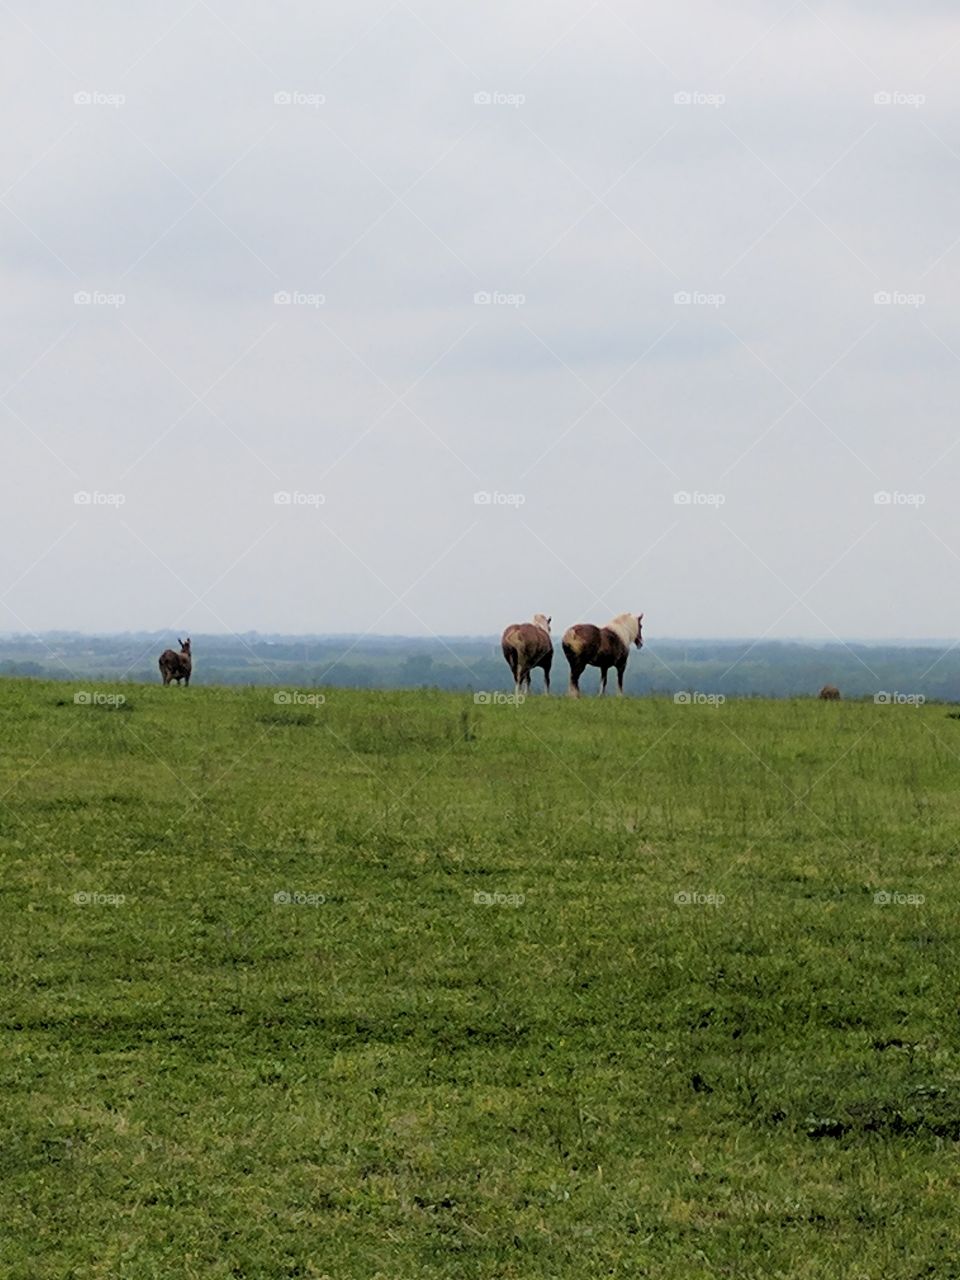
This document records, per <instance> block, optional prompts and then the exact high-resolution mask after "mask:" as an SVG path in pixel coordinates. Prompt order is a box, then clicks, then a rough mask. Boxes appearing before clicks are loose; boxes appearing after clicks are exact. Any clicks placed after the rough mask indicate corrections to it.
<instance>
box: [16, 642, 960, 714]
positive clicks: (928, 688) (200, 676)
mask: <svg viewBox="0 0 960 1280" xmlns="http://www.w3.org/2000/svg"><path fill="white" fill-rule="evenodd" d="M169 643H170V635H169V633H164V634H162V635H160V634H157V635H155V636H154V635H151V634H148V633H138V634H136V635H123V636H97V637H93V636H84V635H77V634H74V633H60V632H57V633H48V634H47V635H43V636H39V637H33V636H8V637H6V638H0V676H31V677H38V678H44V679H58V680H59V679H62V680H82V679H86V680H100V681H118V680H122V681H135V682H140V681H147V682H149V683H155V682H156V683H158V682H159V679H160V676H159V672H158V669H157V658H158V656H159V654H160V652H161V651H162V650H163V649H164V648H167V647H168V645H169ZM193 653H194V661H195V672H194V683H195V684H225V685H274V686H278V687H282V686H285V685H288V686H290V687H292V688H311V687H314V686H317V685H326V686H333V687H336V688H357V689H398V688H434V689H463V690H474V691H477V690H487V689H488V690H496V689H504V690H507V689H509V688H510V686H511V678H510V672H509V670H508V669H507V666H506V663H505V662H504V661H503V657H502V655H501V653H500V649H499V643H498V640H497V639H495V638H493V637H451V638H445V639H442V640H438V639H425V638H419V637H415V638H404V637H393V636H369V637H354V636H347V637H344V636H338V637H332V636H307V637H300V636H260V635H256V634H251V635H246V636H202V635H201V636H194V637H193ZM554 679H555V691H559V690H560V689H562V688H564V686H565V680H566V671H565V666H564V662H563V657H562V655H558V660H557V661H556V662H555V665H554ZM824 684H835V685H837V686H838V687H839V689H840V691H841V694H842V696H843V697H844V698H858V697H868V696H873V695H874V694H875V693H877V692H880V691H886V692H900V693H913V694H923V695H924V696H925V697H926V698H928V699H930V700H937V701H949V702H953V701H957V700H958V699H960V648H958V649H954V650H950V649H949V648H948V647H947V646H946V645H943V646H941V647H939V648H938V647H935V646H933V645H911V646H907V645H902V646H901V645H892V644H891V645H866V644H856V645H853V644H851V645H843V644H829V645H814V644H803V643H799V642H789V643H788V642H781V641H761V642H751V641H748V640H745V641H721V640H695V641H682V640H673V641H660V642H657V641H656V640H655V639H653V638H651V639H648V641H647V644H646V646H645V647H644V649H643V651H642V653H639V654H637V655H635V657H634V659H633V661H632V662H631V663H630V666H629V667H628V670H627V678H626V686H625V687H626V691H627V693H628V694H632V695H635V696H636V695H645V694H672V693H677V692H680V691H682V690H697V691H700V692H703V693H722V694H726V695H727V696H728V697H744V696H750V695H753V696H756V697H793V696H797V695H810V696H813V695H815V694H816V693H817V691H818V690H819V689H820V688H821V686H822V685H824ZM539 687H540V686H539V684H538V677H535V678H534V689H535V690H536V689H538V688H539ZM595 687H596V675H595V674H593V675H592V676H591V675H587V676H585V677H584V689H585V691H590V692H592V691H593V690H594V689H595Z"/></svg>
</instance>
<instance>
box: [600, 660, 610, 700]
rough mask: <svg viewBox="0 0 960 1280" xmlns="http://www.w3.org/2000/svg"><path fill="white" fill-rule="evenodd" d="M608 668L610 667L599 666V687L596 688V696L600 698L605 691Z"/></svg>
mask: <svg viewBox="0 0 960 1280" xmlns="http://www.w3.org/2000/svg"><path fill="white" fill-rule="evenodd" d="M609 669H610V668H609V667H601V668H600V688H599V689H598V690H597V697H598V698H602V697H603V695H604V694H605V693H606V692H607V672H608V671H609Z"/></svg>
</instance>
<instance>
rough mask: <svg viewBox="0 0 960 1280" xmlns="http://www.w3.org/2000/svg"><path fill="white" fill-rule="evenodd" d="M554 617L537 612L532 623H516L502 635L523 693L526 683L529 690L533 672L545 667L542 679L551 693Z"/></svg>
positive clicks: (519, 688)
mask: <svg viewBox="0 0 960 1280" xmlns="http://www.w3.org/2000/svg"><path fill="white" fill-rule="evenodd" d="M551 621H552V619H551V618H548V617H547V615H546V614H545V613H535V614H534V615H533V621H532V622H514V623H513V624H512V625H511V626H509V627H507V629H506V631H504V633H503V635H502V636H501V637H500V647H501V649H502V650H503V656H504V657H505V658H506V660H507V665H508V666H509V667H510V671H511V673H512V674H513V679H514V682H515V683H516V686H517V693H520V694H522V693H523V688H524V684H526V687H527V691H528V692H529V690H530V672H531V671H535V670H536V668H537V667H541V668H542V669H543V682H544V685H545V686H546V691H547V693H549V692H550V666H551V664H552V663H553V641H552V640H551V639H550V623H551Z"/></svg>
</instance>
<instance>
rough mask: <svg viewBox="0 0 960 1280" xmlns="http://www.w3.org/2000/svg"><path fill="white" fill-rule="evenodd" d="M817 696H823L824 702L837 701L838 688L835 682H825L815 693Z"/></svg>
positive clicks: (838, 697) (838, 695) (838, 696)
mask: <svg viewBox="0 0 960 1280" xmlns="http://www.w3.org/2000/svg"><path fill="white" fill-rule="evenodd" d="M817 697H818V698H823V700H824V701H825V702H839V701H840V690H839V689H838V688H837V686H836V685H835V684H825V685H824V686H823V688H822V689H821V690H820V692H819V693H818V694H817Z"/></svg>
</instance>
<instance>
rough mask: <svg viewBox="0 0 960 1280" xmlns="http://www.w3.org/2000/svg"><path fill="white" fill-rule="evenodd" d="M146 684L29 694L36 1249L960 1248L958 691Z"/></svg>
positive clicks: (211, 1263) (751, 1269)
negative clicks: (937, 698)
mask: <svg viewBox="0 0 960 1280" xmlns="http://www.w3.org/2000/svg"><path fill="white" fill-rule="evenodd" d="M120 691H122V693H123V694H124V695H125V696H126V697H127V699H128V700H127V702H126V703H125V704H123V705H121V706H116V705H110V704H98V703H95V702H89V703H87V704H86V705H78V704H76V703H75V702H74V701H73V695H74V692H75V688H74V687H73V686H69V685H64V684H60V683H56V684H54V683H34V682H29V681H6V682H3V683H2V685H0V717H2V724H3V727H4V733H3V738H2V746H0V752H2V775H3V781H2V787H0V790H2V791H3V792H5V794H4V795H3V799H2V803H0V840H2V849H3V855H4V871H5V874H4V876H3V883H2V900H0V901H2V918H0V928H2V935H3V941H4V953H5V956H6V981H5V982H4V984H3V999H4V1012H3V1027H4V1052H3V1065H4V1088H3V1094H2V1097H3V1106H4V1133H3V1139H2V1143H0V1160H2V1185H3V1187H4V1206H3V1224H4V1225H3V1230H2V1233H0V1236H2V1243H0V1257H2V1261H0V1274H2V1276H3V1277H5V1278H6V1277H16V1278H17V1280H20V1278H22V1280H63V1278H64V1277H70V1278H74V1277H76V1278H81V1277H82V1278H86V1277H98V1278H99V1277H103V1278H104V1280H106V1278H109V1280H171V1278H173V1277H176V1278H179V1277H197V1278H198V1280H199V1278H201V1277H202V1278H203V1280H225V1278H227V1277H244V1278H250V1280H253V1278H257V1280H259V1278H261V1277H263V1278H266V1277H278V1278H279V1277H312V1278H319V1277H329V1278H330V1280H352V1278H354V1277H356V1278H357V1280H360V1278H362V1280H373V1278H375V1277H379V1278H381V1280H407V1278H408V1277H410V1278H411V1280H412V1278H414V1277H418V1278H427V1280H432V1278H433V1277H449V1278H450V1280H454V1278H456V1280H494V1278H497V1277H516V1278H518V1280H521V1278H522V1280H526V1278H540V1277H544V1278H546V1277H564V1278H566V1277H574V1278H577V1280H579V1278H580V1277H583V1280H596V1278H597V1277H603V1276H617V1277H628V1276H629V1277H633V1276H648V1277H657V1278H658V1280H660V1278H662V1280H667V1278H669V1280H691V1278H694V1280H696V1278H698V1277H708V1276H709V1277H721V1276H722V1277H761V1276H762V1277H772V1276H773V1277H775V1276H782V1277H786V1276H789V1277H810V1278H811V1280H813V1278H814V1277H815V1278H816V1280H823V1278H824V1277H828V1278H832V1277H844V1278H845V1280H849V1278H851V1277H853V1278H854V1280H856V1278H864V1277H869V1278H871V1280H872V1278H874V1277H876V1278H877V1280H881V1278H882V1280H907V1278H908V1277H910V1278H914V1277H916V1278H919V1277H937V1278H938V1280H939V1278H941V1277H949V1276H956V1275H957V1274H960V1272H958V1263H957V1261H956V1258H957V1256H958V1254H957V1234H958V1233H957V1208H956V1206H957V1197H958V1194H960V1165H958V1160H957V1152H958V1145H957V1144H958V1141H960V1060H958V1057H957V1050H958V1047H960V1034H958V1033H960V1016H958V1006H960V964H958V950H957V916H958V902H960V872H958V864H957V836H958V831H960V785H958V781H960V722H958V721H955V720H952V719H950V718H948V715H947V708H945V707H944V706H938V705H927V706H924V707H920V708H917V707H900V706H875V705H873V704H872V703H847V702H843V703H840V704H836V705H832V704H826V703H819V702H817V701H815V700H808V701H794V702H767V701H743V702H730V703H727V704H726V705H724V706H720V707H710V706H698V705H689V706H677V705H675V704H674V703H673V702H672V701H668V700H662V699H638V700H624V701H621V702H617V701H615V700H614V699H612V698H610V699H608V700H606V701H604V702H600V701H599V700H593V699H591V700H587V699H584V700H583V701H582V702H579V703H574V702H570V701H568V700H566V699H563V698H554V699H551V700H546V699H543V698H535V699H532V700H530V701H528V702H527V703H526V704H525V705H524V706H522V707H514V706H508V705H498V704H488V705H476V704H475V703H474V701H473V699H472V697H471V696H470V695H469V694H440V693H430V692H398V693H372V692H349V691H343V690H329V691H327V693H326V701H325V702H324V703H323V704H322V705H311V704H309V703H290V704H287V705H278V704H277V703H276V702H275V701H274V693H273V691H272V690H269V689H261V690H249V689H218V688H203V687H194V688H190V689H177V688H171V689H161V688H159V687H146V686H123V687H122V690H120V689H118V690H117V692H120ZM97 692H99V693H103V694H109V693H111V692H112V690H111V689H110V688H109V687H107V686H103V687H101V689H99V690H98V691H97ZM878 893H879V894H886V895H889V896H890V900H889V901H886V902H883V901H881V902H878V901H877V900H876V898H875V895H877V894H878ZM278 895H280V897H281V898H283V897H286V898H289V901H283V900H279V901H278V900H277V896H278ZM678 896H679V900H678ZM121 898H122V900H121ZM918 898H922V901H916V899H918Z"/></svg>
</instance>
